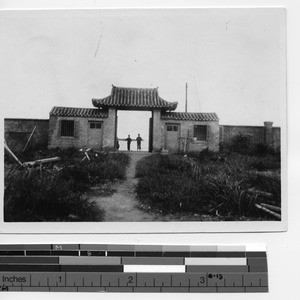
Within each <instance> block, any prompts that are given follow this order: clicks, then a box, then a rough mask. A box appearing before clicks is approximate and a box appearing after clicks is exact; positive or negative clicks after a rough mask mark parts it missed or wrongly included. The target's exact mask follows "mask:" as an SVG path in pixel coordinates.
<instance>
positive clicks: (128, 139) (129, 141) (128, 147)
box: [125, 134, 132, 151]
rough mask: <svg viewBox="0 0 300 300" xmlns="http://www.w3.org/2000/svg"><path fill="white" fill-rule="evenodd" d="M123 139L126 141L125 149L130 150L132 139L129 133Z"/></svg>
mask: <svg viewBox="0 0 300 300" xmlns="http://www.w3.org/2000/svg"><path fill="white" fill-rule="evenodd" d="M125 141H127V150H128V151H130V144H131V142H132V139H131V137H130V134H128V138H127V139H125Z"/></svg>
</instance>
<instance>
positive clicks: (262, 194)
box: [248, 188, 273, 198]
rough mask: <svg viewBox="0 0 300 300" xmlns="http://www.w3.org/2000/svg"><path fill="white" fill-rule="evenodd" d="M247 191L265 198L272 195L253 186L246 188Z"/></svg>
mask: <svg viewBox="0 0 300 300" xmlns="http://www.w3.org/2000/svg"><path fill="white" fill-rule="evenodd" d="M248 192H249V193H251V194H257V195H258V196H263V197H266V198H273V195H272V194H271V193H268V192H263V191H259V190H256V189H254V188H251V189H248Z"/></svg>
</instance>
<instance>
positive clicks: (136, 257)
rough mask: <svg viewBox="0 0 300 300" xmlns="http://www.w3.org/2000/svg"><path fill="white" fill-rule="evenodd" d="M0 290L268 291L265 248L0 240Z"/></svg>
mask: <svg viewBox="0 0 300 300" xmlns="http://www.w3.org/2000/svg"><path fill="white" fill-rule="evenodd" d="M0 291H3V292H10V291H48V292H49V291H50V292H51V291H53V292H54V291H59V292H150V293H152V292H169V293H172V292H175V293H178V292H186V293H189V292H196V293H197V292H199V293H201V292H202V293H203V292H204V293H205V292H210V293H211V292H215V293H222V292H243V293H244V292H246V293H247V292H268V272H267V256H266V251H265V248H264V249H257V248H253V247H251V248H250V247H247V246H207V245H206V246H204V245H202V246H182V245H180V246H175V245H116V244H112V245H101V244H94V245H89V244H59V245H58V244H51V245H50V244H41V245H37V244H31V245H1V244H0Z"/></svg>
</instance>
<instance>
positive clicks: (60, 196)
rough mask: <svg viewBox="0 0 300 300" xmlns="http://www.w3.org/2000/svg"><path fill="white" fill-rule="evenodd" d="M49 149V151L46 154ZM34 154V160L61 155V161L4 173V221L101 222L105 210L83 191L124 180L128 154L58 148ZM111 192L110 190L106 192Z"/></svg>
mask: <svg viewBox="0 0 300 300" xmlns="http://www.w3.org/2000/svg"><path fill="white" fill-rule="evenodd" d="M45 152H46V153H45ZM45 152H44V153H35V155H32V159H37V158H40V156H41V155H43V157H45V156H46V157H51V156H60V157H61V161H59V162H57V163H55V164H54V163H51V164H48V165H45V166H44V167H43V169H42V172H41V171H40V170H39V169H37V168H31V169H28V170H24V169H22V168H15V169H14V170H13V171H12V172H10V173H9V174H7V175H6V176H5V192H4V220H5V221H6V222H30V221H32V222H35V221H49V222H50V221H61V222H63V221H101V220H103V218H104V213H103V211H102V210H101V209H100V208H99V207H98V206H97V205H96V204H95V203H94V202H89V201H88V200H87V198H86V197H84V194H85V193H86V192H88V190H89V188H90V187H91V186H92V185H95V184H99V185H101V184H105V183H107V182H111V181H114V180H117V179H123V178H124V176H125V171H126V167H127V165H128V163H129V157H128V156H127V155H126V154H124V153H116V154H114V153H96V152H95V153H90V154H89V157H90V159H91V160H90V161H89V160H87V159H85V160H84V161H82V158H83V157H84V154H83V153H80V152H79V151H77V150H74V149H69V150H60V149H55V150H51V151H48V152H47V151H45ZM106 192H108V191H106Z"/></svg>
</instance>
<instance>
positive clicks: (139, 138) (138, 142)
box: [136, 134, 143, 151]
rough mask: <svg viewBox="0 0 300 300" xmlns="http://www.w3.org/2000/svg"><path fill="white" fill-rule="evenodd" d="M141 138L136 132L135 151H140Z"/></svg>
mask: <svg viewBox="0 0 300 300" xmlns="http://www.w3.org/2000/svg"><path fill="white" fill-rule="evenodd" d="M142 140H143V139H142V138H141V136H140V134H138V137H137V138H136V146H137V151H141V148H142V147H141V146H142Z"/></svg>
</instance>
